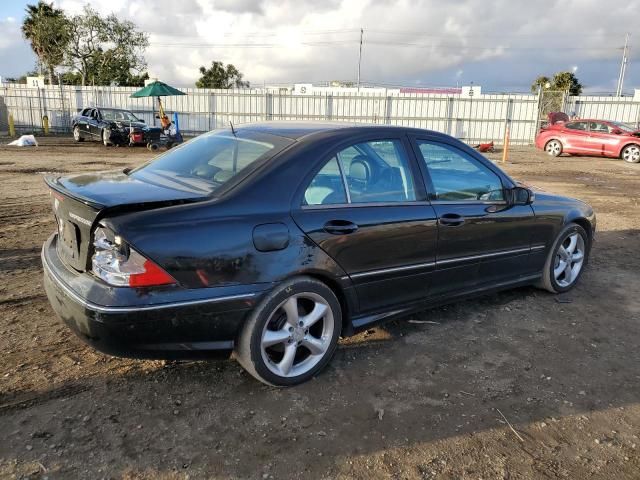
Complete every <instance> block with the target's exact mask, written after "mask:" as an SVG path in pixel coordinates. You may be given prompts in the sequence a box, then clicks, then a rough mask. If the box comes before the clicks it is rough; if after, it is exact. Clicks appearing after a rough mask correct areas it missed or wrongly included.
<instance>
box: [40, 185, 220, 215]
mask: <svg viewBox="0 0 640 480" xmlns="http://www.w3.org/2000/svg"><path fill="white" fill-rule="evenodd" d="M58 178H60V177H59V176H58V177H54V176H51V175H47V176H45V177H44V182H45V183H46V184H47V186H48V187H49V188H51V189H52V190H54V191H55V192H57V193H59V194H61V195H64V196H66V197H69V198H71V199H73V200H77V201H79V202H82V203H83V204H85V205H87V206H89V207H91V208H93V209H95V210H98V211H99V213H98V216H97V217H96V220H99V219H100V218H102V217H104V215H105V213H107V212H108V213H114V212H123V213H124V212H135V211H143V210H149V209H154V208H161V207H169V206H173V205H181V204H185V203H199V202H202V201H205V200H212V198H203V197H194V198H182V199H179V200H159V201H154V202H139V203H129V204H116V205H105V204H103V203H98V202H96V201H94V200H92V199H90V198H87V197H84V196H82V195H78V194H75V193H74V192H71V191H70V190H68V189H66V188H64V187H62V186H61V185H60V184H58V182H57V181H56V180H57V179H58Z"/></svg>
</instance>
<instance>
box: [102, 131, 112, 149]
mask: <svg viewBox="0 0 640 480" xmlns="http://www.w3.org/2000/svg"><path fill="white" fill-rule="evenodd" d="M102 143H103V144H104V146H105V147H109V146H111V130H110V129H108V128H103V129H102Z"/></svg>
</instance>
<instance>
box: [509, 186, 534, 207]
mask: <svg viewBox="0 0 640 480" xmlns="http://www.w3.org/2000/svg"><path fill="white" fill-rule="evenodd" d="M534 200H535V194H534V193H533V192H532V191H531V190H529V189H528V188H525V187H513V188H512V189H511V204H512V205H531V204H532V203H533V201H534Z"/></svg>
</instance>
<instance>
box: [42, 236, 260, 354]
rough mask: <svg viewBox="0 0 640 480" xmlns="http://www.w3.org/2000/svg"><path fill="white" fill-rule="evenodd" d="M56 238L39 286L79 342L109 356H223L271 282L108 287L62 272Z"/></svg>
mask: <svg viewBox="0 0 640 480" xmlns="http://www.w3.org/2000/svg"><path fill="white" fill-rule="evenodd" d="M56 240H57V235H55V234H54V235H52V236H51V237H50V238H49V239H48V240H47V242H45V244H44V246H43V248H42V265H43V269H44V288H45V291H46V294H47V297H48V299H49V302H50V303H51V306H52V307H53V309H54V311H55V312H56V314H57V315H58V316H59V317H60V318H61V319H62V320H63V321H64V322H65V323H66V324H67V325H68V326H69V327H70V328H71V330H73V331H74V332H75V333H76V334H77V335H78V336H79V337H80V338H81V339H82V340H84V341H85V342H86V343H88V344H89V345H91V346H92V347H94V348H96V349H97V350H100V351H102V352H104V353H108V354H111V355H116V356H122V357H132V358H154V359H177V358H189V359H197V358H207V357H212V356H213V357H217V356H228V355H229V354H230V353H231V351H232V349H233V346H234V341H235V339H236V338H237V336H238V334H239V333H240V329H241V328H242V326H243V324H244V321H245V318H246V317H247V315H248V313H249V312H250V311H251V310H252V309H253V307H254V306H255V304H256V302H257V301H258V299H259V298H260V297H261V295H262V293H264V292H265V291H266V290H268V289H269V287H270V285H269V284H254V285H242V286H233V287H215V288H202V289H182V288H176V287H173V288H164V289H154V290H153V291H152V290H151V289H147V291H145V290H144V289H133V288H128V287H111V286H109V285H107V284H105V283H104V282H102V281H101V280H99V279H97V278H95V277H93V275H90V274H88V273H79V272H76V271H72V270H70V269H69V268H68V267H66V266H65V265H64V264H63V263H62V261H61V260H60V258H59V257H58V254H57V250H56Z"/></svg>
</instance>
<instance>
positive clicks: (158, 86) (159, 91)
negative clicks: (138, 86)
mask: <svg viewBox="0 0 640 480" xmlns="http://www.w3.org/2000/svg"><path fill="white" fill-rule="evenodd" d="M174 95H186V93H184V92H181V91H180V90H178V89H177V88H173V87H172V86H170V85H167V84H166V83H164V82H158V81H155V82H153V83H150V84H149V85H147V86H146V87H144V88H143V89H142V90H138V91H137V92H133V93H132V94H131V97H132V98H141V97H158V114H159V115H158V117H159V118H160V124H161V125H162V128H167V127H168V125H169V123H170V122H169V120H168V118H166V116H165V114H164V108H163V107H162V101H161V100H160V97H170V96H174ZM165 122H166V123H165Z"/></svg>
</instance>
